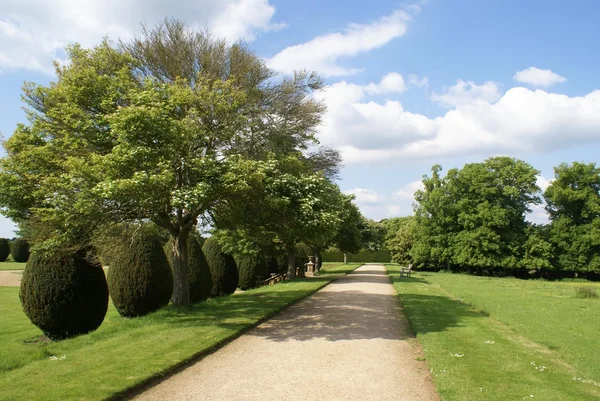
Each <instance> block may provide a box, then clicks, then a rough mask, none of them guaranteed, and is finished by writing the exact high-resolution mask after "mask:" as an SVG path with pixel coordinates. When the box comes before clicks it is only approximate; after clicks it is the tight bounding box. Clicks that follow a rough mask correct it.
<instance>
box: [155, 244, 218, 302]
mask: <svg viewBox="0 0 600 401" xmlns="http://www.w3.org/2000/svg"><path fill="white" fill-rule="evenodd" d="M199 239H200V238H199V236H197V235H195V234H190V236H189V237H188V241H187V248H188V267H189V280H190V301H191V302H192V303H195V302H200V301H206V300H207V299H208V297H209V296H210V291H211V290H212V274H211V273H210V268H209V267H208V262H207V261H206V257H205V256H204V253H203V252H202V246H201V245H200V242H199V241H198V240H199ZM172 249H173V239H172V238H171V239H169V242H167V244H166V245H165V254H166V255H167V259H168V260H169V264H170V265H171V268H172V267H173V264H172V262H171V260H172V257H173V253H172Z"/></svg>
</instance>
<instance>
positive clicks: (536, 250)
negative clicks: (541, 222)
mask: <svg viewBox="0 0 600 401" xmlns="http://www.w3.org/2000/svg"><path fill="white" fill-rule="evenodd" d="M526 234H527V241H525V244H524V250H525V252H524V255H523V259H522V260H521V265H522V266H523V267H524V268H526V269H536V270H552V269H554V265H553V264H552V261H553V259H554V257H555V249H554V246H553V245H552V243H551V242H550V232H549V230H548V226H537V225H532V226H529V227H527V231H526Z"/></svg>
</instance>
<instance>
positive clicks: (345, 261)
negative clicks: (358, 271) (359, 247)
mask: <svg viewBox="0 0 600 401" xmlns="http://www.w3.org/2000/svg"><path fill="white" fill-rule="evenodd" d="M346 263H348V255H346V252H344V264H346Z"/></svg>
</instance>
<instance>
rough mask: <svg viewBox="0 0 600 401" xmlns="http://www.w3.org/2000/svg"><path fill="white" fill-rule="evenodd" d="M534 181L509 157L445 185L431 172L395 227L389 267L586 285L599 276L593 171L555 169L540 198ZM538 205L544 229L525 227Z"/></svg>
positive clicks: (599, 184) (470, 167)
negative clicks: (563, 278) (576, 280)
mask: <svg viewBox="0 0 600 401" xmlns="http://www.w3.org/2000/svg"><path fill="white" fill-rule="evenodd" d="M538 174H539V171H537V170H535V169H534V168H533V167H532V166H531V165H529V164H527V163H525V162H523V161H521V160H517V159H513V158H508V157H494V158H490V159H487V160H485V161H484V162H482V163H472V164H467V165H465V166H464V167H463V168H461V169H452V170H449V171H448V173H447V174H446V176H445V177H442V176H441V167H440V166H438V165H436V166H434V167H433V168H432V174H431V176H425V177H424V179H423V184H424V189H423V190H420V191H417V192H416V194H415V204H414V208H415V215H414V216H412V217H406V218H400V219H395V221H396V224H397V225H398V228H397V230H395V235H394V236H393V238H391V240H390V242H389V247H390V249H391V250H392V251H393V255H394V256H393V257H394V260H395V261H398V262H402V263H408V262H414V263H415V264H416V265H417V266H420V267H423V268H430V269H451V270H465V271H470V272H473V273H477V274H501V273H502V274H507V273H508V274H515V275H526V274H528V273H536V274H542V275H546V276H559V275H564V274H567V275H572V274H574V273H578V274H579V275H586V276H588V277H593V276H594V274H595V273H598V272H600V264H599V263H600V258H599V257H600V231H598V229H599V228H600V169H598V168H597V167H596V166H595V164H582V163H577V162H575V163H573V164H571V165H568V164H561V165H560V166H558V167H556V168H555V177H554V180H553V181H552V182H551V184H550V185H549V187H548V188H547V189H546V191H545V192H544V193H543V194H541V189H540V188H539V187H538V185H537V184H536V176H537V175H538ZM540 195H542V196H540ZM542 203H544V204H545V209H546V211H547V212H548V214H549V217H550V223H549V224H543V225H536V224H532V223H529V222H527V221H526V220H525V217H526V215H527V214H528V213H530V212H531V208H532V206H534V205H540V204H542ZM559 272H562V273H559ZM565 272H568V273H565Z"/></svg>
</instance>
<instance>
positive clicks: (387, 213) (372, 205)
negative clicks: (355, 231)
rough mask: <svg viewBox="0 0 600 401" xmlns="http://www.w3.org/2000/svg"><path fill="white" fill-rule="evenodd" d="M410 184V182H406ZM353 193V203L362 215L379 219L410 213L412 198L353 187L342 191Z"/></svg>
mask: <svg viewBox="0 0 600 401" xmlns="http://www.w3.org/2000/svg"><path fill="white" fill-rule="evenodd" d="M408 185H411V184H408ZM343 192H344V193H345V194H354V195H355V196H356V199H355V201H354V203H355V204H356V206H358V208H359V209H360V211H361V213H362V214H363V216H365V217H368V218H369V219H373V220H376V221H379V220H381V219H386V218H390V217H397V216H408V215H411V214H412V199H395V197H394V196H393V195H392V196H391V197H390V196H386V195H382V194H380V193H378V192H377V191H375V190H372V189H364V188H354V189H348V190H345V191H343Z"/></svg>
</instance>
